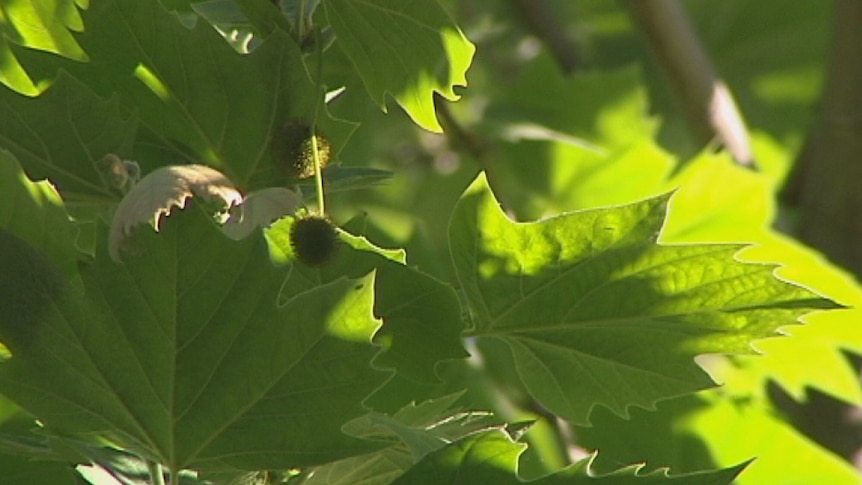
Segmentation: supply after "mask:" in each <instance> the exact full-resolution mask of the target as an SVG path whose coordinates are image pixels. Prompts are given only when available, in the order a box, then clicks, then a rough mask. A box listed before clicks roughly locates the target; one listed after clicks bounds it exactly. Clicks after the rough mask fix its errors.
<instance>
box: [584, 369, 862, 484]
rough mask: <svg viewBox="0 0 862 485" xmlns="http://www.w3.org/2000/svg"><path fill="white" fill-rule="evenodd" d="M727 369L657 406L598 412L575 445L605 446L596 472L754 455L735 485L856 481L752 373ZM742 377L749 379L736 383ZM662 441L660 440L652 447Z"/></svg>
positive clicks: (685, 466) (681, 466)
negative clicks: (771, 400)
mask: <svg viewBox="0 0 862 485" xmlns="http://www.w3.org/2000/svg"><path fill="white" fill-rule="evenodd" d="M725 369H726V370H731V369H730V368H729V367H728V366H725ZM732 374H735V376H731V375H729V374H728V373H727V372H722V373H720V375H719V377H720V378H730V380H728V381H727V383H726V384H725V385H724V386H723V387H722V388H721V389H716V390H711V391H708V392H704V393H700V394H697V395H692V396H683V397H680V398H676V399H671V400H668V401H664V402H661V403H659V405H658V410H657V411H656V412H646V411H641V410H636V411H634V412H633V413H632V416H631V419H626V420H624V419H621V418H619V417H617V416H613V415H612V414H611V413H610V412H606V411H604V410H602V411H597V412H596V413H595V415H594V423H593V424H594V426H592V427H590V428H578V429H577V430H576V433H577V435H578V437H579V439H580V443H581V444H582V446H586V447H588V448H589V449H601V450H602V453H600V454H599V455H598V457H597V460H596V462H595V466H596V469H597V470H610V469H614V468H616V467H617V464H618V463H620V462H624V463H630V462H646V463H648V464H649V467H650V468H651V469H654V468H656V467H659V466H661V467H670V468H671V469H673V470H680V471H685V470H696V469H702V468H704V467H715V466H727V465H729V464H732V463H738V462H739V461H740V460H746V459H748V458H750V457H752V456H756V457H757V458H756V459H755V460H754V461H753V462H752V463H751V464H750V465H749V466H748V467H747V468H746V471H745V473H743V474H742V475H741V476H740V478H739V479H738V482H739V483H740V484H764V485H767V484H776V485H777V484H782V483H812V484H814V483H829V484H836V485H837V484H842V485H843V484H847V485H850V484H852V483H858V481H859V475H858V471H857V470H855V469H854V468H853V466H852V465H851V464H850V463H847V462H846V461H844V460H842V459H841V458H840V457H838V456H836V455H835V454H834V453H833V452H831V451H829V450H827V449H825V448H823V447H822V446H821V445H819V444H817V443H815V442H814V441H812V440H811V439H810V438H808V437H806V436H805V435H803V434H801V433H799V431H798V430H797V429H795V428H794V427H793V425H792V424H790V423H788V422H786V421H784V420H783V419H781V417H780V413H779V412H778V411H777V410H776V409H775V408H773V407H771V406H770V405H768V403H767V400H766V399H763V398H762V397H761V398H758V397H756V391H755V393H751V392H750V390H751V389H752V388H759V387H761V384H760V382H758V379H757V377H756V376H750V375H747V371H743V372H739V371H732ZM752 377H753V378H752ZM740 378H741V379H745V380H748V381H749V382H748V383H746V384H743V383H740V382H739V379H740ZM740 437H744V439H740ZM659 442H660V443H662V446H656V443H659Z"/></svg>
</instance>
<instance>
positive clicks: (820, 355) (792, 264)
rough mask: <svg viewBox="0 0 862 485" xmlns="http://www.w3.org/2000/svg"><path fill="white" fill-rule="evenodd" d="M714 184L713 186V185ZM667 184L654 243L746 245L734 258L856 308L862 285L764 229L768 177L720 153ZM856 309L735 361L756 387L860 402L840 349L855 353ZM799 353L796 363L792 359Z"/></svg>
mask: <svg viewBox="0 0 862 485" xmlns="http://www.w3.org/2000/svg"><path fill="white" fill-rule="evenodd" d="M716 181H720V183H716ZM667 186H678V187H680V189H679V190H678V191H677V193H676V195H675V196H674V201H673V204H672V205H671V209H670V211H669V214H668V220H667V224H666V226H665V230H664V231H663V232H662V241H666V242H680V243H693V242H698V241H717V242H723V241H733V240H747V241H750V242H753V243H756V246H753V247H750V248H746V249H745V250H744V251H742V252H741V253H740V255H739V256H740V258H742V259H744V260H746V261H755V262H770V263H780V264H781V265H782V266H781V267H780V268H778V269H777V270H776V274H777V275H778V276H779V277H781V278H782V279H784V280H786V281H791V282H796V283H798V284H801V285H804V286H806V287H807V288H810V289H812V290H813V291H816V292H817V293H819V294H822V295H825V296H827V297H829V298H831V299H833V300H835V301H838V302H840V303H842V304H845V305H848V306H852V307H856V308H858V307H859V306H860V305H862V287H860V285H859V284H858V282H856V281H854V279H853V277H852V276H850V275H848V274H847V273H846V272H845V271H843V270H842V269H840V268H838V267H836V266H834V265H833V264H831V263H830V262H829V261H827V260H826V258H824V257H823V256H822V255H820V254H818V253H817V252H816V251H814V250H812V249H810V248H807V247H805V246H804V245H802V244H800V243H799V242H797V241H795V240H793V239H790V238H788V237H786V236H783V235H781V234H779V233H778V232H777V231H775V230H773V229H772V228H771V227H770V226H771V224H772V221H773V220H774V218H775V213H776V208H775V202H774V200H773V199H774V196H773V191H774V186H773V183H772V181H771V180H770V178H769V177H767V176H766V175H764V174H761V173H755V172H752V171H750V170H746V169H744V168H741V167H739V166H736V165H735V164H734V163H733V162H732V160H731V159H730V157H729V156H727V155H726V154H710V153H703V154H701V155H699V156H698V157H696V158H695V159H693V160H691V161H690V162H688V164H687V165H686V166H685V168H684V169H683V170H682V171H681V172H680V173H679V174H677V176H675V177H674V178H673V179H671V180H670V181H668V183H667ZM859 315H860V310H857V309H855V308H853V309H848V310H842V311H838V312H824V313H818V314H813V315H810V316H806V317H805V319H804V321H805V323H806V325H803V326H798V327H792V328H788V329H784V330H783V332H784V333H787V334H790V335H791V337H790V338H781V339H771V340H767V341H763V342H758V344H757V348H758V350H759V351H761V352H762V353H763V354H764V355H763V356H759V357H757V358H750V359H749V358H746V359H741V360H742V362H743V364H744V365H745V367H746V369H747V370H748V372H749V373H752V374H754V375H759V376H760V377H761V379H762V383H763V384H764V385H765V383H766V382H768V381H770V380H772V381H775V382H777V383H778V384H780V385H781V386H782V387H783V388H784V389H785V390H787V391H788V392H789V393H790V394H791V395H792V396H793V397H794V398H796V399H797V400H800V401H801V400H804V399H805V392H806V391H805V390H806V388H808V387H813V388H816V389H819V390H821V391H823V392H826V393H828V394H830V395H832V396H835V397H837V398H839V399H842V400H844V401H847V402H849V403H854V404H860V403H862V387H860V385H859V379H858V376H857V372H856V369H855V368H854V366H852V365H850V363H849V362H848V361H847V359H846V357H845V355H844V353H843V351H845V350H850V351H852V352H854V353H856V354H862V329H860V327H859V325H858V324H857V322H858V321H859ZM800 355H804V356H806V357H805V359H800V358H799V356H800Z"/></svg>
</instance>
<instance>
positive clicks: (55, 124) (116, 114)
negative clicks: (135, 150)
mask: <svg viewBox="0 0 862 485" xmlns="http://www.w3.org/2000/svg"><path fill="white" fill-rule="evenodd" d="M0 111H3V113H4V115H3V116H1V117H0V146H2V147H3V148H6V149H8V150H9V151H11V152H12V153H13V154H14V155H15V156H16V157H17V158H18V160H19V161H20V163H21V166H23V167H24V170H26V171H27V173H28V175H29V176H30V177H32V178H33V179H43V178H47V179H49V180H51V182H52V183H53V184H54V185H56V186H57V188H58V189H59V191H60V193H61V194H63V197H64V198H65V199H66V200H67V202H68V201H69V200H74V201H76V202H79V201H82V200H86V201H101V202H105V201H109V202H110V201H113V200H116V199H117V198H118V196H119V194H120V193H119V192H117V191H116V188H115V187H113V186H112V185H111V181H110V179H109V178H108V175H109V174H110V170H109V169H110V167H108V166H107V165H106V164H105V163H104V162H103V161H102V160H103V157H104V155H106V154H108V153H116V154H121V155H126V154H128V153H129V152H130V151H131V146H132V142H133V140H134V137H135V131H136V129H137V121H136V120H135V119H134V117H131V116H128V115H124V114H122V113H121V108H120V107H119V104H118V100H117V98H116V97H113V98H111V99H110V100H107V101H105V100H102V99H100V98H99V97H98V96H97V95H95V94H94V93H93V92H92V91H91V90H90V89H89V88H88V87H87V86H85V85H84V84H82V83H81V82H80V81H78V80H76V79H75V78H73V77H71V76H69V75H68V74H67V73H65V72H60V74H59V75H58V77H57V80H56V82H55V83H54V84H53V85H52V86H51V88H50V89H48V90H47V91H46V92H45V93H44V94H42V95H41V96H39V97H38V98H34V99H30V98H25V97H22V96H20V95H18V94H16V93H13V92H11V91H9V90H7V89H3V88H0Z"/></svg>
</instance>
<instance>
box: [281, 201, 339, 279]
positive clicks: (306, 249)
mask: <svg viewBox="0 0 862 485" xmlns="http://www.w3.org/2000/svg"><path fill="white" fill-rule="evenodd" d="M290 246H291V247H292V248H293V253H294V254H295V255H296V259H298V260H299V261H300V262H302V263H303V264H305V265H307V266H311V267H317V266H321V265H323V264H326V263H327V262H329V261H330V260H331V259H332V257H333V256H335V253H336V252H337V251H338V232H337V231H336V229H335V225H334V224H333V223H332V222H331V221H330V220H329V219H327V218H326V217H323V216H320V215H317V214H312V215H308V216H305V217H302V218H299V219H297V220H296V221H295V222H294V223H293V227H291V228H290Z"/></svg>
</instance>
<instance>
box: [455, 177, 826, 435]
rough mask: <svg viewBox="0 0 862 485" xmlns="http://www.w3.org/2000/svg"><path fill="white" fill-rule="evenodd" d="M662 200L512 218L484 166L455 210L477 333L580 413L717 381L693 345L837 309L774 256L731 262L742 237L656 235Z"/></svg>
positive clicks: (743, 340)
mask: <svg viewBox="0 0 862 485" xmlns="http://www.w3.org/2000/svg"><path fill="white" fill-rule="evenodd" d="M667 201H668V196H667V195H665V196H660V197H656V198H653V199H647V200H644V201H642V202H637V203H634V204H629V205H625V206H618V207H610V208H602V209H594V210H587V211H581V212H574V213H569V214H563V215H561V216H558V217H555V218H551V219H547V220H543V221H539V222H535V223H514V222H512V221H511V220H509V219H508V218H507V217H506V216H505V214H503V212H502V211H501V210H500V208H499V205H498V203H497V201H496V200H495V199H494V197H493V195H492V194H491V192H490V189H489V188H488V186H487V182H486V181H485V178H484V176H480V177H479V178H478V179H477V180H476V181H475V182H474V183H473V185H472V186H471V187H470V188H469V189H468V190H467V191H466V192H465V194H464V196H463V197H462V199H461V201H460V202H459V204H458V206H457V208H456V210H455V213H454V214H453V218H452V221H451V223H450V229H449V239H450V246H451V249H452V254H453V259H454V262H455V266H456V270H457V274H458V280H459V281H460V283H461V285H462V287H463V289H464V291H465V295H466V297H467V300H468V302H469V305H470V308H471V312H472V315H473V322H474V325H475V328H474V329H473V330H472V331H471V334H472V335H473V336H475V337H478V338H494V339H499V340H502V341H503V342H505V343H506V344H508V346H509V347H510V349H511V352H512V355H513V357H514V359H515V364H516V366H517V370H518V373H519V378H520V380H521V381H522V382H523V385H524V386H526V388H527V389H528V390H529V391H530V393H531V394H532V395H533V397H534V398H535V399H537V400H538V401H539V402H540V403H542V404H543V405H544V406H545V407H547V408H548V409H550V410H552V411H553V412H554V413H556V414H559V415H560V416H563V417H565V418H566V419H568V420H571V421H572V422H574V423H578V424H585V423H588V422H589V414H590V411H591V410H592V409H593V407H595V406H596V405H602V406H606V407H608V408H610V409H611V410H613V411H614V412H615V413H618V414H620V415H622V416H625V415H626V414H627V408H628V407H629V406H640V407H647V408H652V407H653V406H654V404H655V402H656V401H658V400H660V399H665V398H668V397H672V396H676V395H680V394H684V393H689V392H694V391H697V390H700V389H704V388H707V387H710V386H711V385H712V381H711V380H710V379H709V377H708V376H707V375H706V374H705V373H704V372H703V371H702V370H701V369H700V368H699V367H698V366H696V365H695V364H694V357H695V356H696V355H699V354H705V353H751V352H752V351H753V349H752V348H751V342H752V341H754V340H757V339H762V338H766V337H770V336H775V335H776V334H775V332H776V330H777V329H778V328H779V327H780V326H782V325H789V324H793V323H797V319H798V318H799V317H800V316H802V315H804V314H806V313H808V312H810V311H812V310H816V309H828V308H835V307H836V305H835V304H834V303H832V302H831V301H829V300H825V299H823V298H821V297H819V296H818V295H817V294H815V293H812V292H811V291H809V290H807V289H804V288H801V287H798V286H794V285H790V284H788V283H785V282H783V281H781V280H779V279H776V278H775V277H774V276H773V271H774V269H775V268H774V266H770V265H763V264H742V263H740V262H738V261H736V260H735V259H734V255H735V254H736V253H737V252H738V251H739V250H740V249H741V248H742V246H739V245H679V246H672V245H660V244H656V240H657V238H658V234H659V231H660V230H661V227H662V224H663V222H664V217H665V212H666V209H667ZM489 264H492V265H493V266H494V268H495V270H494V271H493V272H490V273H489V272H488V270H487V269H486V268H487V267H488V265H489ZM512 378H514V376H512Z"/></svg>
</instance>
